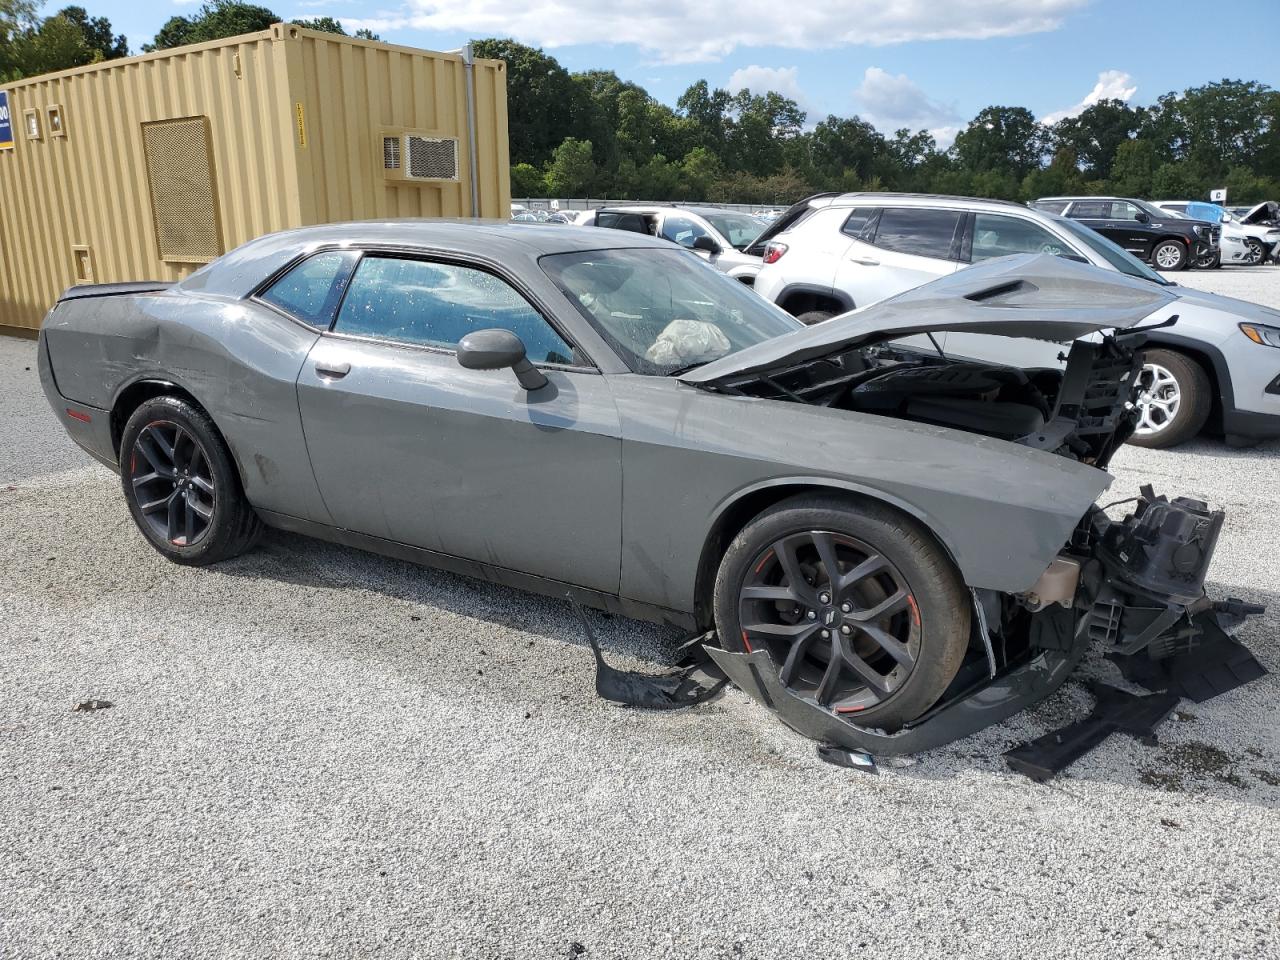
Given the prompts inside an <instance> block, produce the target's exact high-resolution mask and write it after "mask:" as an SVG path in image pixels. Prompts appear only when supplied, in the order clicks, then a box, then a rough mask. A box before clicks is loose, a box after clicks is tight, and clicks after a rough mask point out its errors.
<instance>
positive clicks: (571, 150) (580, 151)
mask: <svg viewBox="0 0 1280 960" xmlns="http://www.w3.org/2000/svg"><path fill="white" fill-rule="evenodd" d="M595 178H596V164H595V161H594V160H593V159H592V158H591V141H590V140H574V139H573V138H572V137H569V138H567V139H565V140H564V142H563V143H561V144H560V146H558V147H556V148H555V150H554V151H553V152H552V156H551V162H550V163H549V164H548V165H547V192H548V193H549V194H551V196H553V197H584V196H589V195H590V193H591V188H592V187H594V186H595Z"/></svg>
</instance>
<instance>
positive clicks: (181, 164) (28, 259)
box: [0, 23, 511, 333]
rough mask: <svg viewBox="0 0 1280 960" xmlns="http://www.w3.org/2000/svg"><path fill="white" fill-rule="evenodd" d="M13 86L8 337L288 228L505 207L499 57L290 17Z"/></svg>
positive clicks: (5, 238) (2, 192)
mask: <svg viewBox="0 0 1280 960" xmlns="http://www.w3.org/2000/svg"><path fill="white" fill-rule="evenodd" d="M469 74H470V76H469ZM469 87H470V88H471V90H472V91H473V94H472V96H471V97H468V88H469ZM4 89H5V90H6V91H7V92H8V98H9V112H10V117H11V123H12V127H13V140H14V142H13V146H12V148H10V149H3V148H0V258H2V259H0V332H10V333H12V332H19V331H21V330H35V329H38V328H39V326H40V321H41V319H42V318H43V316H44V314H45V313H46V311H48V309H49V307H50V306H51V305H52V304H53V302H54V300H56V299H57V297H58V295H59V294H60V293H61V292H62V291H63V290H64V289H66V288H67V287H69V286H71V285H73V284H76V283H108V282H114V281H121V280H177V279H181V278H182V277H184V276H186V275H187V274H189V273H191V272H192V271H193V270H195V269H197V268H198V267H199V266H200V265H201V264H203V263H207V262H209V261H210V260H212V259H215V258H216V257H218V256H219V255H221V254H222V253H224V252H226V251H227V250H230V249H232V248H234V247H236V246H238V245H239V244H241V243H244V242H245V241H247V240H251V239H253V238H254V237H257V236H260V235H262V234H264V233H270V232H272V231H275V230H283V229H287V228H289V227H296V226H304V225H307V224H312V223H325V222H333V221H338V220H360V219H375V218H378V219H380V218H387V217H466V216H473V215H474V216H483V217H502V218H506V217H507V216H508V215H509V212H510V203H511V183H510V165H509V159H508V143H507V87H506V71H505V67H504V64H503V63H502V62H501V61H498V60H474V61H473V67H472V68H471V69H469V68H468V64H467V62H466V58H465V57H464V56H463V55H461V54H456V53H435V52H431V51H427V50H417V49H414V48H411V47H400V46H393V45H391V44H386V43H378V42H373V41H367V40H356V39H353V38H348V37H341V36H336V35H334V34H329V33H320V32H317V31H313V30H306V29H303V28H301V27H297V26H294V25H292V24H283V23H278V24H275V25H274V26H272V28H271V29H270V30H264V31H262V32H261V33H251V34H245V35H243V36H239V37H234V38H231V39H228V40H219V41H215V42H212V43H205V44H196V45H193V46H189V47H180V48H177V49H174V50H165V51H161V52H158V53H152V54H146V55H144V56H140V57H129V58H126V59H122V60H111V61H108V62H106V63H100V64H94V65H92V66H88V67H80V68H78V69H75V70H67V71H63V72H61V73H52V74H45V75H44V76H39V77H32V78H30V79H28V80H22V81H19V82H17V83H14V84H10V85H8V86H6V87H4ZM469 114H470V115H471V116H473V117H474V124H473V125H472V126H471V128H470V129H469V127H468V116H469ZM473 143H474V150H473V147H472V144H473Z"/></svg>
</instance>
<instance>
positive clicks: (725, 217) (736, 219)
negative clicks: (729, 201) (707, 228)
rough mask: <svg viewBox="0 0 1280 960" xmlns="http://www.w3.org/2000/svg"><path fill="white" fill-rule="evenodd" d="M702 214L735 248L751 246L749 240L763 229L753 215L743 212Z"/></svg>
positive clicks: (740, 248) (758, 234) (741, 248)
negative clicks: (749, 215)
mask: <svg viewBox="0 0 1280 960" xmlns="http://www.w3.org/2000/svg"><path fill="white" fill-rule="evenodd" d="M704 216H705V217H706V219H707V222H708V223H710V224H711V225H712V226H713V227H715V228H716V229H717V230H719V231H720V236H722V237H724V238H725V239H726V240H728V241H729V245H730V246H732V247H733V248H734V249H735V250H745V249H747V247H749V246H751V241H753V240H754V239H755V238H756V237H758V236H760V233H761V231H762V230H764V224H762V223H761V222H760V221H759V220H757V219H756V218H755V217H748V216H747V215H746V214H745V213H729V212H725V213H708V214H704Z"/></svg>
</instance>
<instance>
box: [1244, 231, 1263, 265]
mask: <svg viewBox="0 0 1280 960" xmlns="http://www.w3.org/2000/svg"><path fill="white" fill-rule="evenodd" d="M1244 243H1245V246H1247V247H1248V248H1249V252H1248V253H1247V254H1246V255H1245V260H1244V262H1245V263H1246V264H1247V265H1248V266H1251V267H1257V266H1260V265H1261V264H1262V263H1263V261H1265V260H1266V259H1267V248H1266V246H1265V245H1264V244H1263V242H1262V241H1261V240H1257V239H1255V238H1253V237H1249V238H1248V239H1247V240H1245V242H1244Z"/></svg>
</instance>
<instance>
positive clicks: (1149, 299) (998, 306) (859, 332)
mask: <svg viewBox="0 0 1280 960" xmlns="http://www.w3.org/2000/svg"><path fill="white" fill-rule="evenodd" d="M1180 294H1181V288H1176V292H1175V289H1171V288H1170V287H1162V286H1159V285H1158V284H1154V283H1151V282H1150V281H1148V280H1140V279H1138V278H1136V277H1129V276H1126V275H1124V274H1121V273H1116V272H1115V271H1111V270H1103V269H1101V268H1099V267H1094V266H1091V265H1089V264H1083V263H1077V262H1075V261H1072V260H1066V259H1063V258H1062V257H1055V256H1050V255H1048V254H1020V255H1018V256H1012V257H1000V258H998V259H995V260H987V261H985V262H983V263H980V264H978V265H977V266H973V267H967V268H966V269H964V270H960V271H957V272H956V273H953V274H950V275H949V276H945V277H942V278H940V279H938V280H934V281H933V282H931V283H926V284H924V285H923V286H920V287H916V288H915V289H913V290H908V291H906V292H905V293H900V294H898V296H896V297H892V298H890V299H888V300H882V301H880V302H879V303H876V304H872V305H871V306H869V307H863V308H862V309H861V310H855V311H853V312H852V313H846V314H843V315H841V316H839V317H835V318H834V319H832V320H828V321H826V322H825V323H820V324H817V325H816V326H812V327H805V328H803V329H801V330H797V331H795V332H794V333H786V334H783V335H782V336H780V337H775V338H773V339H772V340H766V341H765V342H764V343H758V344H756V345H755V346H752V347H747V348H746V349H745V350H740V351H738V352H737V353H733V354H730V355H729V356H727V357H722V358H721V359H719V360H713V361H712V362H711V363H707V364H703V365H702V366H700V367H697V368H695V369H693V370H690V371H689V372H688V373H686V374H684V375H683V376H681V377H680V379H681V380H682V381H684V382H685V383H689V384H702V383H710V382H712V381H714V380H719V379H721V378H722V377H733V376H740V375H743V374H750V373H757V372H759V371H762V370H768V369H771V368H774V367H778V366H792V365H794V364H798V363H805V362H807V361H810V360H816V359H818V358H820V357H823V356H827V355H829V354H832V353H839V352H843V351H845V350H850V349H855V348H858V347H866V346H871V345H872V344H875V343H880V342H883V341H886V340H896V339H899V338H902V337H908V336H911V335H913V334H920V333H930V332H933V331H939V332H941V331H943V330H952V331H957V332H966V333H989V334H995V335H997V336H1004V337H1029V338H1033V339H1039V340H1057V341H1066V340H1075V339H1078V338H1079V337H1083V336H1087V335H1088V334H1090V333H1095V332H1096V331H1099V330H1108V329H1121V330H1123V329H1127V328H1129V327H1132V326H1135V325H1137V324H1139V323H1141V322H1142V321H1143V320H1146V319H1148V318H1149V317H1151V314H1152V313H1154V312H1155V311H1156V310H1159V309H1160V308H1161V307H1164V306H1167V305H1168V304H1170V303H1172V302H1174V301H1175V300H1177V299H1178V297H1179V295H1180ZM1152 319H1153V322H1154V321H1156V318H1152ZM1165 319H1167V318H1165Z"/></svg>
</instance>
